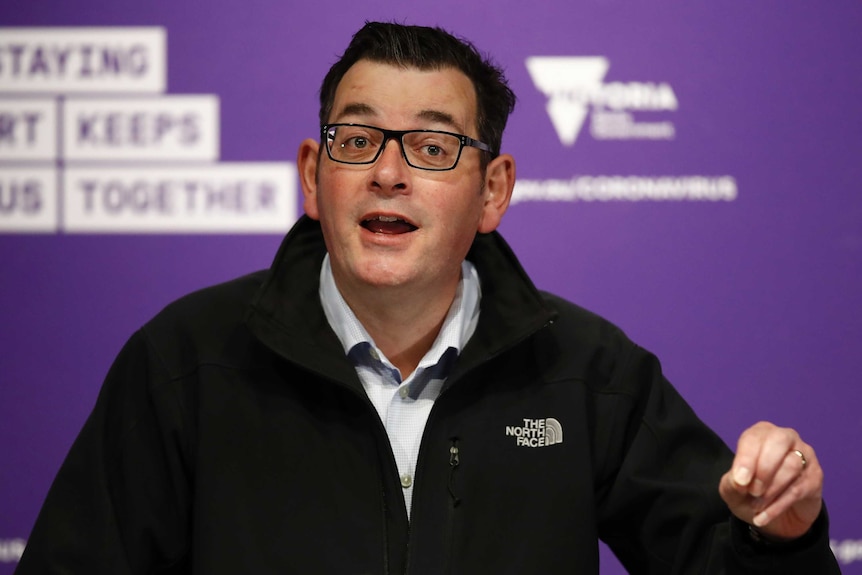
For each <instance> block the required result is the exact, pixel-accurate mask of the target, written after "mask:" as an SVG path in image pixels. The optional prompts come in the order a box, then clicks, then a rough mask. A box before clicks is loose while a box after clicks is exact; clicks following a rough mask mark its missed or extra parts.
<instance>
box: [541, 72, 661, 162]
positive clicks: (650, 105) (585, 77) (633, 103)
mask: <svg viewBox="0 0 862 575" xmlns="http://www.w3.org/2000/svg"><path fill="white" fill-rule="evenodd" d="M609 67H610V62H609V61H608V59H607V58H603V57H600V56H595V57H578V56H535V57H532V58H527V70H528V71H529V72H530V76H531V77H532V78H533V83H534V84H535V85H536V87H537V88H538V89H539V90H541V91H542V92H544V94H545V95H546V96H547V97H548V105H547V112H548V116H550V118H551V122H552V123H553V124H554V128H555V129H556V131H557V135H558V136H559V138H560V142H562V143H563V144H565V145H567V146H571V145H573V144H574V143H575V140H576V139H577V137H578V134H579V133H580V131H581V128H582V126H583V125H584V122H585V120H586V119H587V117H588V116H590V117H591V123H590V133H591V135H592V136H593V137H594V138H596V139H604V140H608V139H619V140H632V139H652V140H671V139H673V137H674V134H675V128H674V125H673V124H672V123H671V122H669V121H658V122H636V121H635V120H634V116H633V113H634V112H643V111H646V112H673V111H675V110H676V109H677V107H678V103H677V99H676V94H675V93H674V91H673V88H672V87H671V86H670V84H668V83H666V82H610V83H604V82H603V80H604V78H605V75H606V74H607V72H608V68H609Z"/></svg>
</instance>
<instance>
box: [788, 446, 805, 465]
mask: <svg viewBox="0 0 862 575" xmlns="http://www.w3.org/2000/svg"><path fill="white" fill-rule="evenodd" d="M790 453H793V454H794V455H797V456H799V459H800V460H802V469H805V467H806V466H807V465H808V460H807V459H805V456H804V455H802V452H801V451H799V450H798V449H794V450H793V451H791V452H790Z"/></svg>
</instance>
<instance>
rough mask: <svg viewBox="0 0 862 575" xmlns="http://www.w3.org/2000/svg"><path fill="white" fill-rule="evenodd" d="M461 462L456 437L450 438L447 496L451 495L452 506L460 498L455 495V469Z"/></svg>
mask: <svg viewBox="0 0 862 575" xmlns="http://www.w3.org/2000/svg"><path fill="white" fill-rule="evenodd" d="M460 463H461V451H460V450H459V449H458V438H457V437H453V438H452V446H451V447H449V485H448V486H447V489H448V490H449V496H450V497H452V506H453V507H458V504H459V503H461V500H460V499H458V496H456V495H455V469H456V468H457V467H458V465H460Z"/></svg>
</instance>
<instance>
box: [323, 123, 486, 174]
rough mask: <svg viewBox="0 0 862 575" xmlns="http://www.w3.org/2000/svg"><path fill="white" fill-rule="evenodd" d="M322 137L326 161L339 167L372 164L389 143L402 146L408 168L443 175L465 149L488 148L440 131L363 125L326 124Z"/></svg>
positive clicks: (473, 141)
mask: <svg viewBox="0 0 862 575" xmlns="http://www.w3.org/2000/svg"><path fill="white" fill-rule="evenodd" d="M321 137H322V139H323V142H324V143H325V145H326V146H325V147H326V153H327V154H328V155H329V158H330V159H331V160H333V161H335V162H340V163H342V164H373V163H374V162H376V161H377V158H379V157H380V153H381V152H382V151H383V149H384V148H385V147H386V143H387V142H388V141H389V139H390V138H391V139H394V140H397V141H398V142H399V143H400V144H401V155H402V156H404V160H405V161H406V162H407V165H409V166H412V167H414V168H418V169H420V170H434V171H445V170H452V169H454V168H455V166H456V165H458V159H459V158H460V157H461V150H463V149H464V146H470V147H473V148H479V149H480V150H483V151H485V152H490V151H491V148H489V147H488V145H487V144H484V143H482V142H480V141H479V140H474V139H473V138H470V137H469V136H464V135H462V134H454V133H452V132H441V131H439V130H384V129H383V128H377V127H375V126H365V125H363V124H326V125H324V126H321Z"/></svg>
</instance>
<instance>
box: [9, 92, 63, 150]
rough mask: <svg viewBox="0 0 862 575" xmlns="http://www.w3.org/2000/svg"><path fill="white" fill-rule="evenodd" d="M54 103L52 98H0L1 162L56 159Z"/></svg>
mask: <svg viewBox="0 0 862 575" xmlns="http://www.w3.org/2000/svg"><path fill="white" fill-rule="evenodd" d="M57 104H58V103H57V100H55V99H54V98H26V99H25V98H0V160H25V161H31V160H36V161H46V160H48V161H54V160H56V159H57Z"/></svg>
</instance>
